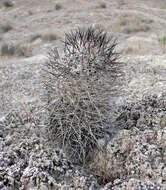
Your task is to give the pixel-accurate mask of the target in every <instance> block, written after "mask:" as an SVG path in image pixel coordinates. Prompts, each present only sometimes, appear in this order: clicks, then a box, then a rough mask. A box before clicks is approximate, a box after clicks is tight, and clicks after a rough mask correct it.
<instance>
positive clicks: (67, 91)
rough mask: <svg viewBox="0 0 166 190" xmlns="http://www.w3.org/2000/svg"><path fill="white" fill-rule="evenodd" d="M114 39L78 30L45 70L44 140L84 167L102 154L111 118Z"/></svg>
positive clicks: (116, 66) (52, 54)
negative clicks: (101, 142)
mask: <svg viewBox="0 0 166 190" xmlns="http://www.w3.org/2000/svg"><path fill="white" fill-rule="evenodd" d="M116 45H117V43H116V39H115V38H114V37H109V36H108V35H107V33H106V32H104V31H102V30H95V29H94V28H92V27H89V28H88V29H83V28H78V29H77V30H75V31H72V32H71V33H68V34H66V35H65V40H64V52H63V54H62V55H61V56H60V55H59V52H58V50H57V49H56V48H54V49H52V50H51V51H50V52H49V56H48V58H49V59H48V60H49V61H48V62H47V64H46V65H45V67H44V88H45V95H46V96H45V102H46V112H47V120H46V121H47V122H46V124H45V126H46V127H45V129H46V130H45V135H46V134H47V137H48V138H49V139H50V140H52V141H54V142H55V143H57V144H58V145H60V146H61V147H62V148H64V149H66V151H67V153H69V157H70V158H72V159H73V161H80V162H84V161H85V160H87V159H88V158H89V156H90V153H91V152H93V149H94V148H98V149H100V147H99V145H98V139H100V138H102V137H103V136H104V133H105V125H106V123H107V121H108V118H109V114H110V106H109V100H110V95H111V93H112V88H111V86H112V85H113V82H114V79H115V78H116V76H117V74H118V70H119V68H120V64H119V62H118V61H117V59H118V56H119V54H118V53H116V52H115V47H116Z"/></svg>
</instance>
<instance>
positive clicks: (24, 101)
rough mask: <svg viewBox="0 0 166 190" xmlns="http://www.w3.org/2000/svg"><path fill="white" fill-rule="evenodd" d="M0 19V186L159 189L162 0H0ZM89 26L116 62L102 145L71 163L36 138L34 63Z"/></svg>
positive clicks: (39, 134) (164, 53)
mask: <svg viewBox="0 0 166 190" xmlns="http://www.w3.org/2000/svg"><path fill="white" fill-rule="evenodd" d="M0 18H1V19H0V189H2V190H14V189H25V190H26V189H27V190H37V189H39V190H40V189H41V190H51V189H53V190H65V189H71V190H77V189H83V190H88V189H89V190H95V189H101V190H107V189H108V190H109V189H112V190H124V189H126V190H137V189H141V190H165V189H166V0H107V1H106V0H102V1H101V0H93V1H92V0H40V1H39V0H0ZM90 26H91V27H92V28H94V30H103V31H105V32H106V33H107V35H108V36H113V37H115V38H116V39H117V42H118V43H117V45H116V48H115V51H116V52H118V53H120V58H119V60H118V61H119V62H121V63H123V64H122V68H121V72H122V75H121V76H120V77H119V78H118V79H117V80H116V82H115V86H114V88H116V93H113V95H112V96H111V97H110V100H109V104H110V105H109V106H110V110H111V111H110V113H109V115H110V118H111V122H110V123H108V124H107V133H106V134H105V135H104V136H103V138H101V139H97V140H98V142H99V144H101V145H102V146H103V150H104V151H99V150H97V149H95V148H94V150H93V151H92V152H91V157H90V160H88V161H87V162H85V163H83V164H79V163H76V162H74V161H73V160H72V159H70V155H69V154H70V153H69V152H68V151H66V150H65V149H61V148H60V147H57V146H55V144H54V142H52V141H49V140H48V139H47V137H45V136H46V135H45V132H44V131H43V128H46V126H45V122H44V120H45V116H46V115H45V111H44V101H43V93H44V92H43V88H44V87H43V80H44V77H43V65H45V64H47V62H48V61H49V59H48V53H49V52H50V50H51V48H54V47H57V49H58V51H59V54H60V56H64V55H63V53H64V52H63V49H64V43H63V41H64V40H65V34H66V33H69V32H71V31H75V30H76V29H77V28H78V27H81V28H82V27H84V28H88V27H90ZM55 141H56V140H55ZM105 142H106V143H105Z"/></svg>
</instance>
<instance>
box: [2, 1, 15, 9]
mask: <svg viewBox="0 0 166 190" xmlns="http://www.w3.org/2000/svg"><path fill="white" fill-rule="evenodd" d="M3 5H4V6H5V7H7V8H8V7H13V6H14V4H13V2H12V1H10V0H4V1H3Z"/></svg>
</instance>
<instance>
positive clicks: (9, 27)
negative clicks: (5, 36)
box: [1, 23, 13, 33]
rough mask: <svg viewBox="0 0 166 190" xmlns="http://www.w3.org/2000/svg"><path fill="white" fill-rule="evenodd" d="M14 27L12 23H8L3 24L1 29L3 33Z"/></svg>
mask: <svg viewBox="0 0 166 190" xmlns="http://www.w3.org/2000/svg"><path fill="white" fill-rule="evenodd" d="M12 29H13V27H12V26H11V24H10V23H6V24H4V25H3V26H1V30H2V32H3V33H6V32H9V31H10V30H12Z"/></svg>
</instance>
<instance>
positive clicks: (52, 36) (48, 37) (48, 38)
mask: <svg viewBox="0 0 166 190" xmlns="http://www.w3.org/2000/svg"><path fill="white" fill-rule="evenodd" d="M41 37H42V40H43V41H46V42H50V41H54V40H57V39H58V37H57V35H56V34H54V33H50V32H47V33H43V34H41Z"/></svg>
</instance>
